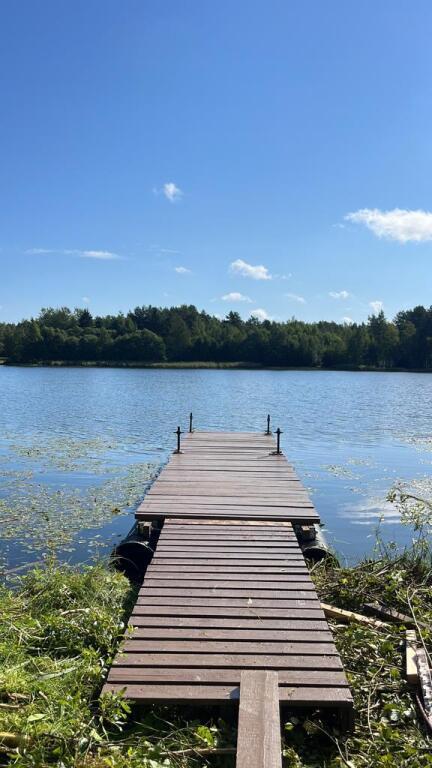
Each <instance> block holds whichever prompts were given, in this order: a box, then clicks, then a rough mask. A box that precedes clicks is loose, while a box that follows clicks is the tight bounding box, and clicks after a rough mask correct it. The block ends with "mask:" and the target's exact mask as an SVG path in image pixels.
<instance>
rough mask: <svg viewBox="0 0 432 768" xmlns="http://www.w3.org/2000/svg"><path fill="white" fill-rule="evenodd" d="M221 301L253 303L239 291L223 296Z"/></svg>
mask: <svg viewBox="0 0 432 768" xmlns="http://www.w3.org/2000/svg"><path fill="white" fill-rule="evenodd" d="M221 299H222V301H246V302H249V304H250V303H251V302H252V299H250V298H249V296H244V295H243V294H242V293H238V291H233V292H232V293H226V294H225V295H224V296H221Z"/></svg>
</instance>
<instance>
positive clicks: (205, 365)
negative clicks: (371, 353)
mask: <svg viewBox="0 0 432 768" xmlns="http://www.w3.org/2000/svg"><path fill="white" fill-rule="evenodd" d="M0 365H4V366H5V367H12V368H136V369H142V368H144V369H147V370H149V369H150V370H152V369H153V370H226V371H229V370H232V371H242V370H243V371H351V372H354V373H432V368H396V367H393V368H377V367H373V366H366V365H364V366H354V365H352V366H350V365H340V366H333V367H331V368H329V367H325V366H297V365H294V366H269V365H260V364H259V363H246V362H235V363H229V362H219V363H218V362H206V361H199V360H196V361H193V362H187V361H184V362H176V363H173V362H170V363H168V362H167V363H160V362H159V363H141V362H138V361H130V362H124V361H116V360H94V361H87V360H73V361H72V360H44V361H38V362H32V363H17V362H9V361H8V360H6V359H4V358H3V359H2V358H0Z"/></svg>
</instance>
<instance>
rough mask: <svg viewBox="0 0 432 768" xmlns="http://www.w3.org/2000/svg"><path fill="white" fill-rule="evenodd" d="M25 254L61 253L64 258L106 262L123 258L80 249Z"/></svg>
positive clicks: (34, 250)
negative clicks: (70, 257)
mask: <svg viewBox="0 0 432 768" xmlns="http://www.w3.org/2000/svg"><path fill="white" fill-rule="evenodd" d="M25 253H28V254H33V255H36V254H43V253H60V254H62V255H63V256H79V257H80V258H82V259H102V260H104V261H112V260H113V259H121V258H122V257H121V256H119V255H118V253H113V252H112V251H81V250H79V249H78V248H29V249H28V250H27V251H25Z"/></svg>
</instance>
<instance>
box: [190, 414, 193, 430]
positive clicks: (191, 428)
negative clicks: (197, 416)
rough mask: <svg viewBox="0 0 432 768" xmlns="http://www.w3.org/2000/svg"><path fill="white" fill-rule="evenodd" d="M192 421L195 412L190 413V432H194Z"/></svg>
mask: <svg viewBox="0 0 432 768" xmlns="http://www.w3.org/2000/svg"><path fill="white" fill-rule="evenodd" d="M192 421H193V414H192V413H190V414H189V432H193V427H192Z"/></svg>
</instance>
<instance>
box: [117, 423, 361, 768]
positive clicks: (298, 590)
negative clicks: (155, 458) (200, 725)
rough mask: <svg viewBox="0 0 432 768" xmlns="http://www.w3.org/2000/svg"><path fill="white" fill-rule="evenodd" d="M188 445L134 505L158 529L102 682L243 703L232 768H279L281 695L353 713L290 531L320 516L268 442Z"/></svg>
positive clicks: (134, 696)
mask: <svg viewBox="0 0 432 768" xmlns="http://www.w3.org/2000/svg"><path fill="white" fill-rule="evenodd" d="M182 450H183V453H182V454H177V455H174V456H173V457H172V458H171V459H170V461H169V463H168V465H167V467H166V468H165V469H164V470H163V471H162V473H161V475H160V476H159V478H158V480H157V481H156V483H155V484H154V485H153V486H152V488H151V490H150V491H149V493H148V495H147V497H146V500H145V501H144V502H143V504H142V505H141V506H140V507H139V509H138V512H137V517H138V519H145V520H152V521H156V522H157V524H158V525H160V523H161V521H163V524H162V529H161V533H160V536H159V540H158V543H157V547H156V551H155V553H154V555H153V558H152V560H151V563H150V565H149V566H148V568H147V571H146V575H145V578H144V581H143V583H142V586H141V589H140V591H139V595H138V599H137V603H136V605H135V607H134V610H133V612H132V615H131V617H130V626H131V633H130V634H128V635H127V639H126V640H125V641H124V643H123V646H122V649H121V651H120V653H119V654H118V656H117V658H116V659H115V661H114V664H113V666H112V668H111V670H110V673H109V676H108V680H107V683H106V685H105V690H106V691H117V692H119V691H121V690H122V691H123V692H124V695H125V696H126V697H127V698H129V699H131V700H133V701H135V702H138V703H144V702H147V703H148V702H152V701H154V702H156V701H159V702H161V701H164V702H166V701H172V702H176V703H179V702H188V703H194V702H201V703H204V702H205V703H215V702H227V701H238V700H239V699H240V709H239V733H238V765H242V764H246V763H247V764H248V768H254V766H264V765H265V766H268V768H270V766H271V768H278V766H280V723H279V702H281V703H282V704H287V705H288V704H289V706H290V707H314V708H317V707H326V708H333V709H336V710H338V711H339V712H342V713H345V715H346V716H348V717H349V714H350V713H351V711H352V698H351V694H350V691H349V688H348V683H347V680H346V677H345V673H344V671H343V669H342V663H341V660H340V658H339V655H338V653H337V650H336V648H335V645H334V642H333V638H332V635H331V632H330V628H329V626H328V624H327V621H326V619H325V616H324V613H323V611H322V610H321V608H320V602H319V599H318V596H317V594H316V591H315V588H314V585H313V583H312V580H311V578H310V576H309V572H308V569H307V566H306V563H305V560H304V557H303V554H302V551H301V549H300V546H299V543H298V540H297V537H296V534H295V531H294V528H293V525H292V524H293V523H295V524H297V523H311V522H316V521H317V520H318V515H317V513H316V511H315V509H314V507H313V505H312V503H311V502H310V500H309V498H308V496H307V493H306V491H305V490H304V489H303V487H302V486H301V484H300V483H299V481H298V479H297V478H296V475H295V473H294V471H293V469H292V468H291V467H290V466H289V464H288V462H287V461H286V459H285V458H284V457H283V456H280V455H279V456H275V455H270V454H272V452H273V451H274V450H275V443H274V440H273V438H272V437H270V436H262V435H250V434H247V435H245V434H240V435H238V434H233V435H229V434H211V433H194V434H192V435H190V436H188V438H187V439H186V440H185V441H184V443H183V446H182ZM252 744H253V745H255V746H254V747H253V749H252V748H251V745H252Z"/></svg>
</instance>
